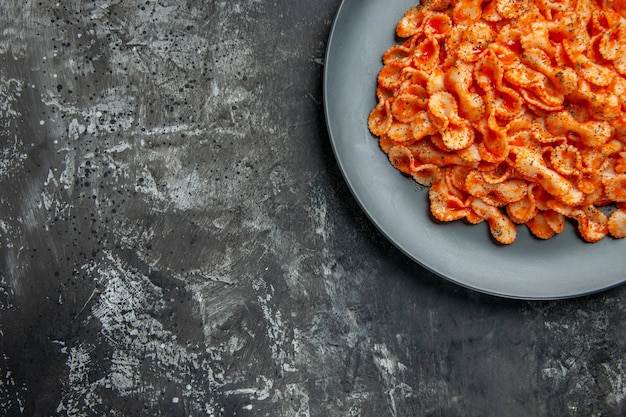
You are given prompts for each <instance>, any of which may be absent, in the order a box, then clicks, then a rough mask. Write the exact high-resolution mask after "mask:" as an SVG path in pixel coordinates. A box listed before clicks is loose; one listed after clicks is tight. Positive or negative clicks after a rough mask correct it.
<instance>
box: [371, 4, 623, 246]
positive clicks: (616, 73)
mask: <svg viewBox="0 0 626 417" xmlns="http://www.w3.org/2000/svg"><path fill="white" fill-rule="evenodd" d="M396 34H397V35H398V36H399V37H400V38H402V41H401V42H399V43H398V44H397V45H393V46H391V47H390V48H389V49H388V50H387V51H386V52H385V53H384V54H383V56H382V61H383V66H382V69H381V70H380V72H379V74H378V77H377V88H376V98H377V103H376V105H375V106H374V108H373V109H372V111H371V113H370V114H369V117H368V127H369V129H370V131H371V132H372V134H374V135H375V136H377V137H378V138H379V146H380V148H381V150H382V151H383V152H385V153H386V154H387V156H388V157H389V161H390V163H391V164H392V166H394V167H395V168H396V169H397V170H399V171H400V172H402V173H404V174H405V175H406V176H409V177H411V178H412V179H413V180H414V181H416V182H417V183H419V184H421V185H424V186H427V187H430V190H429V199H430V208H431V213H432V215H433V217H435V218H436V219H438V220H440V221H455V220H460V219H465V221H466V222H468V223H470V224H478V223H483V222H485V221H486V223H488V224H489V228H490V231H491V234H492V236H493V237H494V239H495V240H497V241H498V242H500V243H502V244H510V243H513V241H514V240H515V239H516V236H517V234H516V233H517V232H516V230H517V229H516V225H525V226H526V227H528V229H529V230H530V231H531V233H532V234H533V235H534V236H536V237H537V238H539V239H549V238H551V237H552V236H554V235H556V234H558V233H561V232H562V230H563V229H564V227H565V219H566V218H571V219H574V220H576V221H577V223H578V229H579V232H580V236H581V237H582V238H583V239H584V240H586V241H588V242H596V241H598V240H600V239H602V238H603V237H604V236H607V235H609V234H610V235H611V236H613V237H614V238H622V237H626V0H606V1H605V0H487V1H485V0H425V1H424V2H422V4H421V5H420V6H416V7H414V8H411V9H409V10H408V11H407V12H406V13H405V15H404V16H403V17H402V19H401V20H400V21H399V22H398V24H397V26H396ZM602 206H615V208H616V210H614V211H613V214H612V215H611V216H610V217H607V215H605V214H604V213H603V212H602V211H601V210H600V209H599V207H602ZM609 211H610V209H609Z"/></svg>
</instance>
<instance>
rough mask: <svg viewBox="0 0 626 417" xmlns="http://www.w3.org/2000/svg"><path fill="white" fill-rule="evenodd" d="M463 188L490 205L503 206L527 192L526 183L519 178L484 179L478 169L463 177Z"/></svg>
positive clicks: (519, 198) (515, 200)
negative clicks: (495, 180)
mask: <svg viewBox="0 0 626 417" xmlns="http://www.w3.org/2000/svg"><path fill="white" fill-rule="evenodd" d="M465 189H466V190H467V192H468V193H469V194H471V195H473V196H474V197H477V198H480V199H481V200H483V201H485V202H487V203H489V204H490V205H492V206H496V207H504V206H506V205H507V204H509V203H513V202H517V201H520V200H522V199H523V198H524V197H525V196H526V193H527V183H526V181H524V180H521V179H506V180H503V181H501V182H497V183H489V182H487V181H485V178H484V175H483V173H482V172H480V171H472V172H470V173H469V174H468V175H467V177H466V179H465Z"/></svg>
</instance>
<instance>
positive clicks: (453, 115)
mask: <svg viewBox="0 0 626 417" xmlns="http://www.w3.org/2000/svg"><path fill="white" fill-rule="evenodd" d="M428 111H429V114H430V115H431V120H432V121H433V122H434V124H435V126H437V128H438V130H439V133H440V134H441V138H442V141H443V143H444V144H445V145H446V148H447V149H448V150H453V151H456V150H460V149H465V148H467V147H468V146H469V145H471V143H472V142H473V140H474V129H473V128H472V126H471V125H470V124H469V123H468V121H467V120H465V119H463V118H462V117H460V116H459V114H458V105H457V103H456V99H455V98H454V96H453V95H452V94H450V93H446V92H437V93H435V94H433V95H431V96H430V100H429V101H428Z"/></svg>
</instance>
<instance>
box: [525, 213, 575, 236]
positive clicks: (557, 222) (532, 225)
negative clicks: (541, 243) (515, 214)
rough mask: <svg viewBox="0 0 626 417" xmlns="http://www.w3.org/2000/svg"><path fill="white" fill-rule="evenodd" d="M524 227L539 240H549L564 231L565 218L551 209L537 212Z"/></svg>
mask: <svg viewBox="0 0 626 417" xmlns="http://www.w3.org/2000/svg"><path fill="white" fill-rule="evenodd" d="M525 225H526V227H528V230H530V232H531V233H532V234H533V235H535V236H536V237H538V238H539V239H550V238H551V237H553V236H554V235H556V234H559V233H561V232H562V231H563V230H564V228H565V216H563V215H562V214H560V213H557V212H556V211H554V210H551V209H548V210H543V211H538V212H537V213H535V215H534V216H533V217H532V218H531V219H530V220H528V221H527V222H526V223H525Z"/></svg>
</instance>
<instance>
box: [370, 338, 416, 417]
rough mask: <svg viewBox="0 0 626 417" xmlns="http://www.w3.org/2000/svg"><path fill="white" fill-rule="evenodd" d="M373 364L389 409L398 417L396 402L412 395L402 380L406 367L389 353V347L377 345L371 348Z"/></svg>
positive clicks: (410, 388) (410, 389) (409, 388)
mask: <svg viewBox="0 0 626 417" xmlns="http://www.w3.org/2000/svg"><path fill="white" fill-rule="evenodd" d="M373 353H374V364H375V365H376V367H377V368H378V371H379V372H380V375H381V377H382V380H383V382H384V384H385V392H386V393H387V395H388V396H389V407H390V411H391V414H392V415H393V416H397V415H398V410H397V406H396V401H397V400H398V399H405V398H407V397H409V396H411V395H413V388H412V387H411V386H409V385H408V384H406V383H405V382H404V381H403V380H402V379H403V378H402V376H403V374H404V373H405V372H406V370H407V367H406V365H404V364H403V363H401V362H400V361H399V360H398V359H397V358H396V357H395V355H394V354H393V352H391V350H390V349H389V347H388V346H387V345H385V344H382V343H377V344H375V345H374V347H373Z"/></svg>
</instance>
